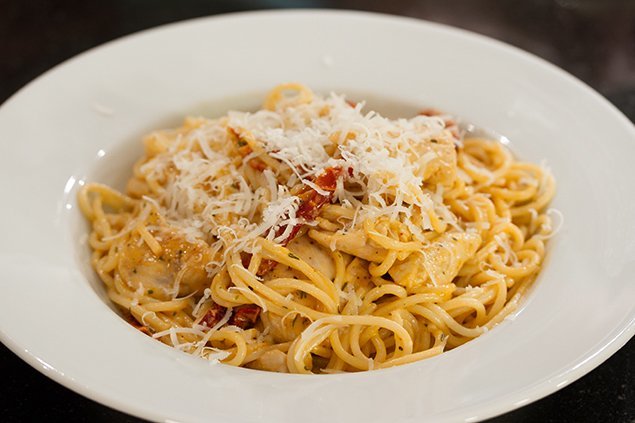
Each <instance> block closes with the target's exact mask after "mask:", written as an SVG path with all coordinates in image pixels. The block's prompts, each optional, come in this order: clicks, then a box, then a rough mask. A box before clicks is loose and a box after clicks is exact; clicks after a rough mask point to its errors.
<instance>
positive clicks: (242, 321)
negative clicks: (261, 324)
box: [200, 303, 260, 329]
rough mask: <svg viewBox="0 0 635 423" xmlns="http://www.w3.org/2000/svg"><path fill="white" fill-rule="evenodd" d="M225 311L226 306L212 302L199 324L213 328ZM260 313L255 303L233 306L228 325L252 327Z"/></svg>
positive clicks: (243, 327)
mask: <svg viewBox="0 0 635 423" xmlns="http://www.w3.org/2000/svg"><path fill="white" fill-rule="evenodd" d="M225 313H227V308H225V307H223V306H222V305H218V304H216V303H212V306H211V307H210V309H209V310H207V313H205V315H204V316H203V318H202V319H201V322H200V324H201V325H204V326H207V327H208V328H213V327H214V326H215V325H217V324H218V322H220V321H221V319H222V318H223V316H225ZM259 315H260V307H258V306H257V305H255V304H245V305H241V306H238V307H234V309H233V310H232V315H231V317H230V318H229V321H228V322H227V324H228V325H233V326H238V327H239V328H241V329H250V328H253V327H254V325H255V324H256V320H258V316H259Z"/></svg>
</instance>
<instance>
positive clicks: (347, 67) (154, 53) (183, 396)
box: [0, 11, 635, 422]
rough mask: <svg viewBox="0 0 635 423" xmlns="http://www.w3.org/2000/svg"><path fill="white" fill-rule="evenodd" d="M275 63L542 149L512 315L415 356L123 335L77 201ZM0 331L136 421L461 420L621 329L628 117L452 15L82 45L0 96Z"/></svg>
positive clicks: (320, 85)
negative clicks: (524, 271) (300, 370)
mask: <svg viewBox="0 0 635 423" xmlns="http://www.w3.org/2000/svg"><path fill="white" fill-rule="evenodd" d="M285 81H300V82H302V83H305V84H307V85H309V86H311V87H312V88H313V89H314V90H316V91H320V92H328V91H331V90H332V91H336V92H342V93H347V94H349V95H351V96H353V97H355V98H356V99H361V98H367V99H368V102H369V106H370V107H371V108H376V109H379V110H380V111H382V110H385V111H386V112H388V113H389V114H400V113H412V112H413V111H416V110H417V108H420V107H429V106H433V107H436V108H439V109H442V110H446V111H448V112H450V113H453V114H455V115H457V116H460V117H461V118H462V119H463V120H464V121H466V122H471V123H473V124H474V125H476V126H479V127H483V128H489V129H491V130H494V131H496V132H497V133H500V134H503V135H504V136H505V137H506V138H505V139H504V140H505V141H506V142H508V143H509V146H510V148H511V149H512V150H513V151H514V153H515V154H516V155H517V156H518V157H519V158H522V159H525V160H530V161H535V162H539V161H541V160H543V159H544V160H546V162H547V164H548V166H549V167H550V168H551V169H552V171H553V173H554V175H555V177H556V180H557V183H558V193H557V196H556V199H555V201H554V202H553V207H555V208H557V209H559V210H560V211H561V212H562V213H563V215H564V216H565V221H564V225H563V226H562V228H561V230H560V232H559V233H558V235H557V236H556V237H554V238H553V239H552V240H551V242H550V245H549V252H548V257H547V261H546V263H545V267H544V269H543V271H542V272H541V274H540V276H539V278H538V280H537V281H536V282H535V284H534V286H533V289H532V290H531V293H530V294H529V296H528V297H527V298H526V300H525V301H524V303H523V304H522V307H521V308H520V310H518V311H517V312H516V313H515V314H514V315H513V319H508V320H506V321H504V322H503V323H501V324H500V325H498V326H497V327H496V328H494V330H492V331H489V332H488V333H486V334H485V335H483V336H482V337H480V338H478V339H476V340H474V341H471V342H469V343H468V344H466V345H463V346H461V347H459V348H457V349H454V350H452V351H450V352H447V353H444V354H442V355H440V356H437V357H434V358H431V359H428V360H425V361H421V362H418V363H414V364H410V365H406V366H401V367H395V368H390V369H385V370H379V371H373V372H366V373H360V374H344V375H341V374H334V375H321V376H314V377H311V376H298V375H281V374H271V373H265V372H258V371H253V370H247V369H239V368H233V367H229V366H226V365H216V366H212V365H210V364H209V363H207V362H205V361H203V360H199V359H196V358H193V357H189V356H187V355H185V354H183V353H180V352H178V351H175V350H173V349H170V348H168V347H166V346H164V345H162V344H160V343H158V342H156V341H154V340H152V339H150V338H148V337H145V336H143V335H141V334H140V333H138V332H137V331H136V330H135V329H133V328H132V327H130V326H129V325H128V324H127V323H125V322H124V321H123V320H122V319H121V318H120V317H119V316H118V315H117V314H116V313H114V312H113V309H112V306H111V305H110V303H109V302H108V301H107V300H106V298H105V295H104V290H103V289H102V287H101V284H100V282H99V281H98V280H97V278H96V277H95V275H94V274H93V273H92V271H91V269H90V266H89V263H88V255H89V252H88V249H87V247H86V245H85V236H86V230H87V228H86V226H85V223H84V222H83V220H82V218H81V216H80V214H79V212H78V210H77V204H76V201H75V196H76V191H77V189H78V187H79V186H80V185H81V184H82V183H83V182H84V181H86V180H92V181H101V182H105V183H109V184H114V185H121V184H122V183H123V181H124V180H125V179H126V178H127V177H128V176H129V175H130V166H131V164H132V163H133V162H134V160H135V159H136V158H137V157H138V155H139V154H140V152H141V146H140V142H139V139H140V137H141V136H142V135H143V134H144V133H146V132H148V131H149V130H151V129H155V128H158V127H168V126H174V125H176V124H178V123H179V122H180V120H181V119H182V118H183V117H184V116H186V115H188V114H206V115H214V114H216V115H218V114H221V113H223V112H224V111H225V110H227V109H230V108H251V107H253V106H254V105H257V104H258V103H259V102H260V101H261V100H262V94H263V93H264V92H265V91H266V90H267V89H269V88H271V87H273V86H274V85H276V84H278V83H280V82H285ZM0 140H2V141H1V143H2V144H1V145H2V154H1V155H0V173H1V174H2V178H0V192H1V193H2V198H4V201H5V202H4V204H5V207H3V209H2V234H3V235H2V237H1V238H0V283H2V292H3V295H2V297H0V337H1V340H2V342H3V343H5V344H6V345H7V346H8V347H9V348H11V349H12V350H13V351H14V352H16V353H17V354H18V355H19V356H20V357H22V358H23V359H24V360H25V361H27V362H28V363H30V364H31V365H32V366H34V367H35V368H37V369H38V370H40V371H42V372H43V373H44V374H46V375H47V376H49V377H51V378H53V379H54V380H56V381H58V382H60V383H62V384H63V385H65V386H67V387H69V388H71V389H73V390H75V391H77V392H79V393H81V394H83V395H85V396H87V397H89V398H92V399H94V400H96V401H99V402H101V403H103V404H106V405H109V406H111V407H114V408H117V409H120V410H122V411H125V412H128V413H130V414H134V415H137V416H141V417H145V418H149V419H154V420H176V421H209V420H222V421H236V422H239V421H253V420H260V421H264V422H267V421H275V422H281V421H297V420H300V419H302V420H303V421H306V422H313V421H316V422H317V421H325V420H329V419H330V420H333V421H350V420H351V419H355V420H360V421H361V420H364V421H369V422H373V421H386V420H387V419H390V420H392V421H421V420H422V419H428V420H433V419H434V420H436V421H459V420H468V421H474V420H479V419H482V418H485V417H489V416H493V415H496V414H498V413H502V412H504V411H508V410H510V409H513V408H515V407H519V406H522V405H524V404H527V403H529V402H531V401H534V400H536V399H539V398H541V397H543V396H545V395H548V394H549V393H551V392H554V391H555V390H557V389H559V388H561V387H563V386H565V385H567V384H568V383H571V382H572V381H574V380H575V379H577V378H579V377H581V376H582V375H584V374H585V373H587V372H589V371H590V370H592V369H593V368H594V367H596V366H597V365H599V364H600V363H601V362H602V361H603V360H605V359H606V358H608V357H609V356H610V355H611V354H612V353H614V352H615V351H617V350H618V349H619V348H620V347H621V346H622V345H624V344H625V343H626V342H627V341H628V339H630V337H631V336H632V335H633V333H635V303H634V301H633V299H634V298H635V284H634V283H633V279H632V275H633V274H634V273H635V223H633V219H632V217H633V216H635V201H634V200H633V198H632V193H633V192H635V171H633V168H632V166H631V163H630V162H631V160H632V157H635V129H634V128H633V125H632V124H631V123H630V122H628V121H627V119H626V118H625V117H624V116H623V115H621V114H620V113H619V112H618V111H616V110H615V109H614V108H613V107H612V106H611V105H610V104H609V103H608V102H607V101H606V100H604V99H603V98H602V97H601V96H599V95H598V94H597V93H595V92H594V91H592V90H591V89H590V88H588V87H587V86H585V85H584V84H582V83H581V82H579V81H578V80H576V79H574V78H573V77H571V76H569V75H567V74H566V73H564V72H562V71H561V70H559V69H557V68H555V67H553V66H551V65H549V64H547V63H545V62H544V61H541V60H539V59H537V58H535V57H533V56H530V55H528V54H526V53H524V52H522V51H519V50H517V49H514V48H512V47H509V46H506V45H504V44H501V43H499V42H495V41H492V40H490V39H487V38H484V37H481V36H477V35H474V34H470V33H468V32H465V31H460V30H456V29H451V28H447V27H444V26H440V25H435V24H430V23H425V22H421V21H416V20H410V19H404V18H395V17H385V16H378V15H371V14H364V13H352V12H325V11H301V12H300V11H292V12H264V13H263V12H259V13H249V14H237V15H227V16H222V17H217V18H210V19H200V20H195V21H189V22H185V23H180V24H175V25H169V26H166V27H163V28H159V29H155V30H151V31H146V32H143V33H140V34H137V35H133V36H130V37H126V38H123V39H121V40H118V41H115V42H112V43H109V44H107V45H105V46H103V47H100V48H98V49H95V50H92V51H90V52H88V53H85V54H82V55H80V56H78V57H77V58H75V59H73V60H70V61H69V62H66V63H64V64H62V65H60V66H58V67H57V68H55V69H53V70H52V71H50V72H48V73H46V74H45V75H43V76H42V77H40V78H38V79H37V80H36V81H34V82H32V83H31V84H29V85H28V86H27V87H25V88H24V89H23V90H22V91H20V92H19V93H18V94H16V95H15V96H14V97H13V98H11V99H10V100H8V101H7V102H6V103H5V104H4V105H3V106H2V107H1V108H0Z"/></svg>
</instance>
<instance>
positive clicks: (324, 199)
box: [257, 167, 351, 276]
mask: <svg viewBox="0 0 635 423" xmlns="http://www.w3.org/2000/svg"><path fill="white" fill-rule="evenodd" d="M350 172H351V170H350V169H349V173H350ZM343 173H344V171H343V170H342V168H341V167H329V168H326V169H325V170H324V172H323V173H321V174H320V175H318V176H316V177H315V178H314V179H313V183H315V185H317V186H318V187H319V188H320V189H321V190H324V191H327V192H328V194H327V195H323V194H320V193H319V192H317V191H316V190H314V189H313V188H311V187H309V186H307V185H305V186H304V187H303V188H302V191H300V193H299V194H298V198H299V199H300V205H299V206H298V211H297V213H296V216H297V217H301V218H302V219H304V220H306V221H313V220H315V219H316V218H317V217H318V216H319V215H320V210H321V209H322V207H324V206H325V205H326V204H328V203H330V202H331V200H332V199H333V193H334V192H335V188H336V187H337V179H338V178H339V177H340V176H341V175H342V174H343ZM286 229H287V226H283V227H281V228H279V229H278V231H277V233H276V235H278V236H280V235H281V234H283V233H284V231H285V230H286ZM300 229H302V224H298V225H295V226H294V227H293V229H292V230H291V233H290V234H289V236H287V238H286V239H285V240H283V241H282V245H284V246H286V245H288V244H289V243H290V242H291V241H292V240H293V239H294V238H295V237H296V236H297V235H298V232H300ZM277 264H278V263H277V262H275V261H273V260H268V259H265V260H263V261H262V262H261V263H260V267H258V272H257V275H258V276H263V275H265V274H267V273H269V272H270V271H272V270H273V269H274V268H275V267H276V265H277Z"/></svg>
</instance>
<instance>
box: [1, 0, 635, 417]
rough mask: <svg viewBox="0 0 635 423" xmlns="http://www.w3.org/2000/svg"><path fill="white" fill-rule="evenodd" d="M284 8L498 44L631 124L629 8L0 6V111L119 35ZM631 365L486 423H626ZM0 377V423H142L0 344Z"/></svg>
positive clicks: (559, 2) (544, 3) (461, 1)
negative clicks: (405, 20) (446, 28)
mask: <svg viewBox="0 0 635 423" xmlns="http://www.w3.org/2000/svg"><path fill="white" fill-rule="evenodd" d="M289 6H294V7H330V8H345V9H364V10H372V11H377V12H383V13H391V14H398V15H406V16H412V17H417V18H422V19H427V20H430V21H436V22H442V23H447V24H450V25H453V26H458V27H462V28H466V29H469V30H471V31H474V32H479V33H482V34H485V35H488V36H491V37H493V38H498V39H500V40H503V41H505V42H507V43H510V44H513V45H516V46H518V47H521V48H522V49H524V50H527V51H530V52H532V53H534V54H536V55H538V56H541V57H543V58H545V59H546V60H548V61H550V62H552V63H554V64H556V65H558V66H560V67H561V68H563V69H565V70H567V71H569V72H571V73H572V74H574V75H575V76H577V77H578V78H580V79H582V80H583V81H585V82H586V83H587V84H589V85H591V86H592V87H593V88H595V89H596V90H598V91H599V92H600V93H601V94H603V95H604V96H605V97H607V98H608V99H609V100H610V101H611V102H613V103H614V104H615V105H616V106H617V107H618V108H619V109H620V110H622V112H623V113H624V114H625V115H627V116H628V117H629V118H630V119H631V120H632V121H635V0H607V1H601V0H533V1H529V0H526V1H522V0H518V1H512V0H472V1H471V0H447V1H442V0H438V1H433V0H429V1H416V0H392V1H389V2H379V1H371V0H347V1H334V0H332V1H328V0H322V1H320V0H313V1H312V0H300V1H295V2H292V1H285V0H261V1H256V0H253V1H245V0H242V1H241V0H235V1H230V0H226V1H221V0H216V1H213V0H212V1H209V0H187V1H180V2H176V1H170V0H154V1H151V0H111V1H103V2H89V1H82V0H58V1H44V0H32V1H25V2H19V1H11V0H0V103H1V102H4V101H5V100H6V99H7V98H9V96H11V95H12V94H13V93H15V92H16V91H17V90H18V89H20V88H21V87H22V86H23V85H25V84H26V83H27V82H29V81H30V80H32V79H34V78H36V77H37V76H38V75H40V74H41V73H43V72H44V71H46V70H48V69H50V68H51V67H52V66H54V65H56V64H58V63H60V62H62V61H64V60H66V59H68V58H70V57H72V56H74V55H76V54H78V53H80V52H82V51H85V50H87V49H88V48H91V47H94V46H97V45H99V44H102V43H104V42H106V41H109V40H112V39H114V38H118V37H120V36H122V35H126V34H130V33H132V32H136V31H140V30H143V29H146V28H150V27H154V26H157V25H161V24H164V23H168V22H174V21H179V20H183V19H188V18H193V17H198V16H207V15H213V14H218V13H226V12H233V11H241V10H253V9H265V8H278V7H289ZM0 142H7V141H6V140H2V141H0ZM634 301H635V299H634ZM634 362H635V339H631V340H630V342H628V343H627V344H626V345H625V346H624V347H623V348H622V349H621V350H620V351H618V352H617V353H616V354H615V355H613V356H612V357H611V358H609V359H608V360H607V361H606V362H605V363H604V364H602V365H601V366H599V367H598V368H597V369H595V370H593V371H592V372H591V373H589V374H588V375H586V376H584V377H583V378H581V379H580V380H578V381H576V382H574V383H572V384H571V385H569V386H568V387H566V388H564V389H562V390H560V391H558V392H556V393H554V394H552V395H550V396H548V397H547V398H544V399H542V400H539V401H537V402H535V403H532V404H530V405H527V406H525V407H523V408H520V409H518V410H515V411H512V412H510V413H507V414H504V415H502V416H499V417H497V418H495V419H492V420H490V421H491V422H494V423H503V422H604V421H611V422H614V423H625V422H629V423H634V422H635V365H634ZM0 372H1V374H2V375H3V377H4V381H3V383H2V387H1V388H0V416H2V417H1V420H2V421H3V422H23V421H44V420H51V421H72V422H74V421H90V422H99V421H107V422H139V421H141V420H139V419H136V418H134V417H130V416H128V415H125V414H122V413H120V412H118V411H114V410H111V409H109V408H107V407H104V406H102V405H100V404H97V403H95V402H93V401H91V400H88V399H86V398H84V397H82V396H80V395H78V394H75V393H74V392H72V391H70V390H68V389H66V388H64V387H62V386H61V385H58V384H57V383H55V382H53V381H52V380H49V379H48V378H46V377H45V376H44V375H42V374H40V373H39V372H37V371H36V370H34V369H32V368H31V367H30V366H28V365H27V364H26V363H24V362H22V361H21V360H20V359H18V358H17V356H15V355H14V354H13V353H12V352H10V351H9V350H8V349H7V348H6V347H4V346H3V345H2V346H0Z"/></svg>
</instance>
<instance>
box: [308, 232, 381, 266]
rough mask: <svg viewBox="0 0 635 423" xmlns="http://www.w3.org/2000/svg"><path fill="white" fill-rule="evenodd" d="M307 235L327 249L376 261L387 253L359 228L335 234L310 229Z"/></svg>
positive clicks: (378, 261)
mask: <svg viewBox="0 0 635 423" xmlns="http://www.w3.org/2000/svg"><path fill="white" fill-rule="evenodd" d="M309 237H311V238H312V239H314V240H315V241H316V242H317V243H318V244H320V245H322V246H323V247H324V248H327V249H328V250H330V249H331V248H335V249H338V250H341V251H343V252H345V253H348V254H351V255H354V256H356V257H360V258H363V259H364V260H368V261H373V262H376V263H380V262H381V261H382V260H384V258H385V257H386V254H387V251H386V249H384V248H381V247H375V246H374V245H373V242H372V241H371V240H369V239H368V238H367V237H366V234H365V233H364V232H363V231H360V230H358V231H351V232H349V233H347V234H335V233H331V232H322V231H317V230H315V229H311V230H310V231H309Z"/></svg>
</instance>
